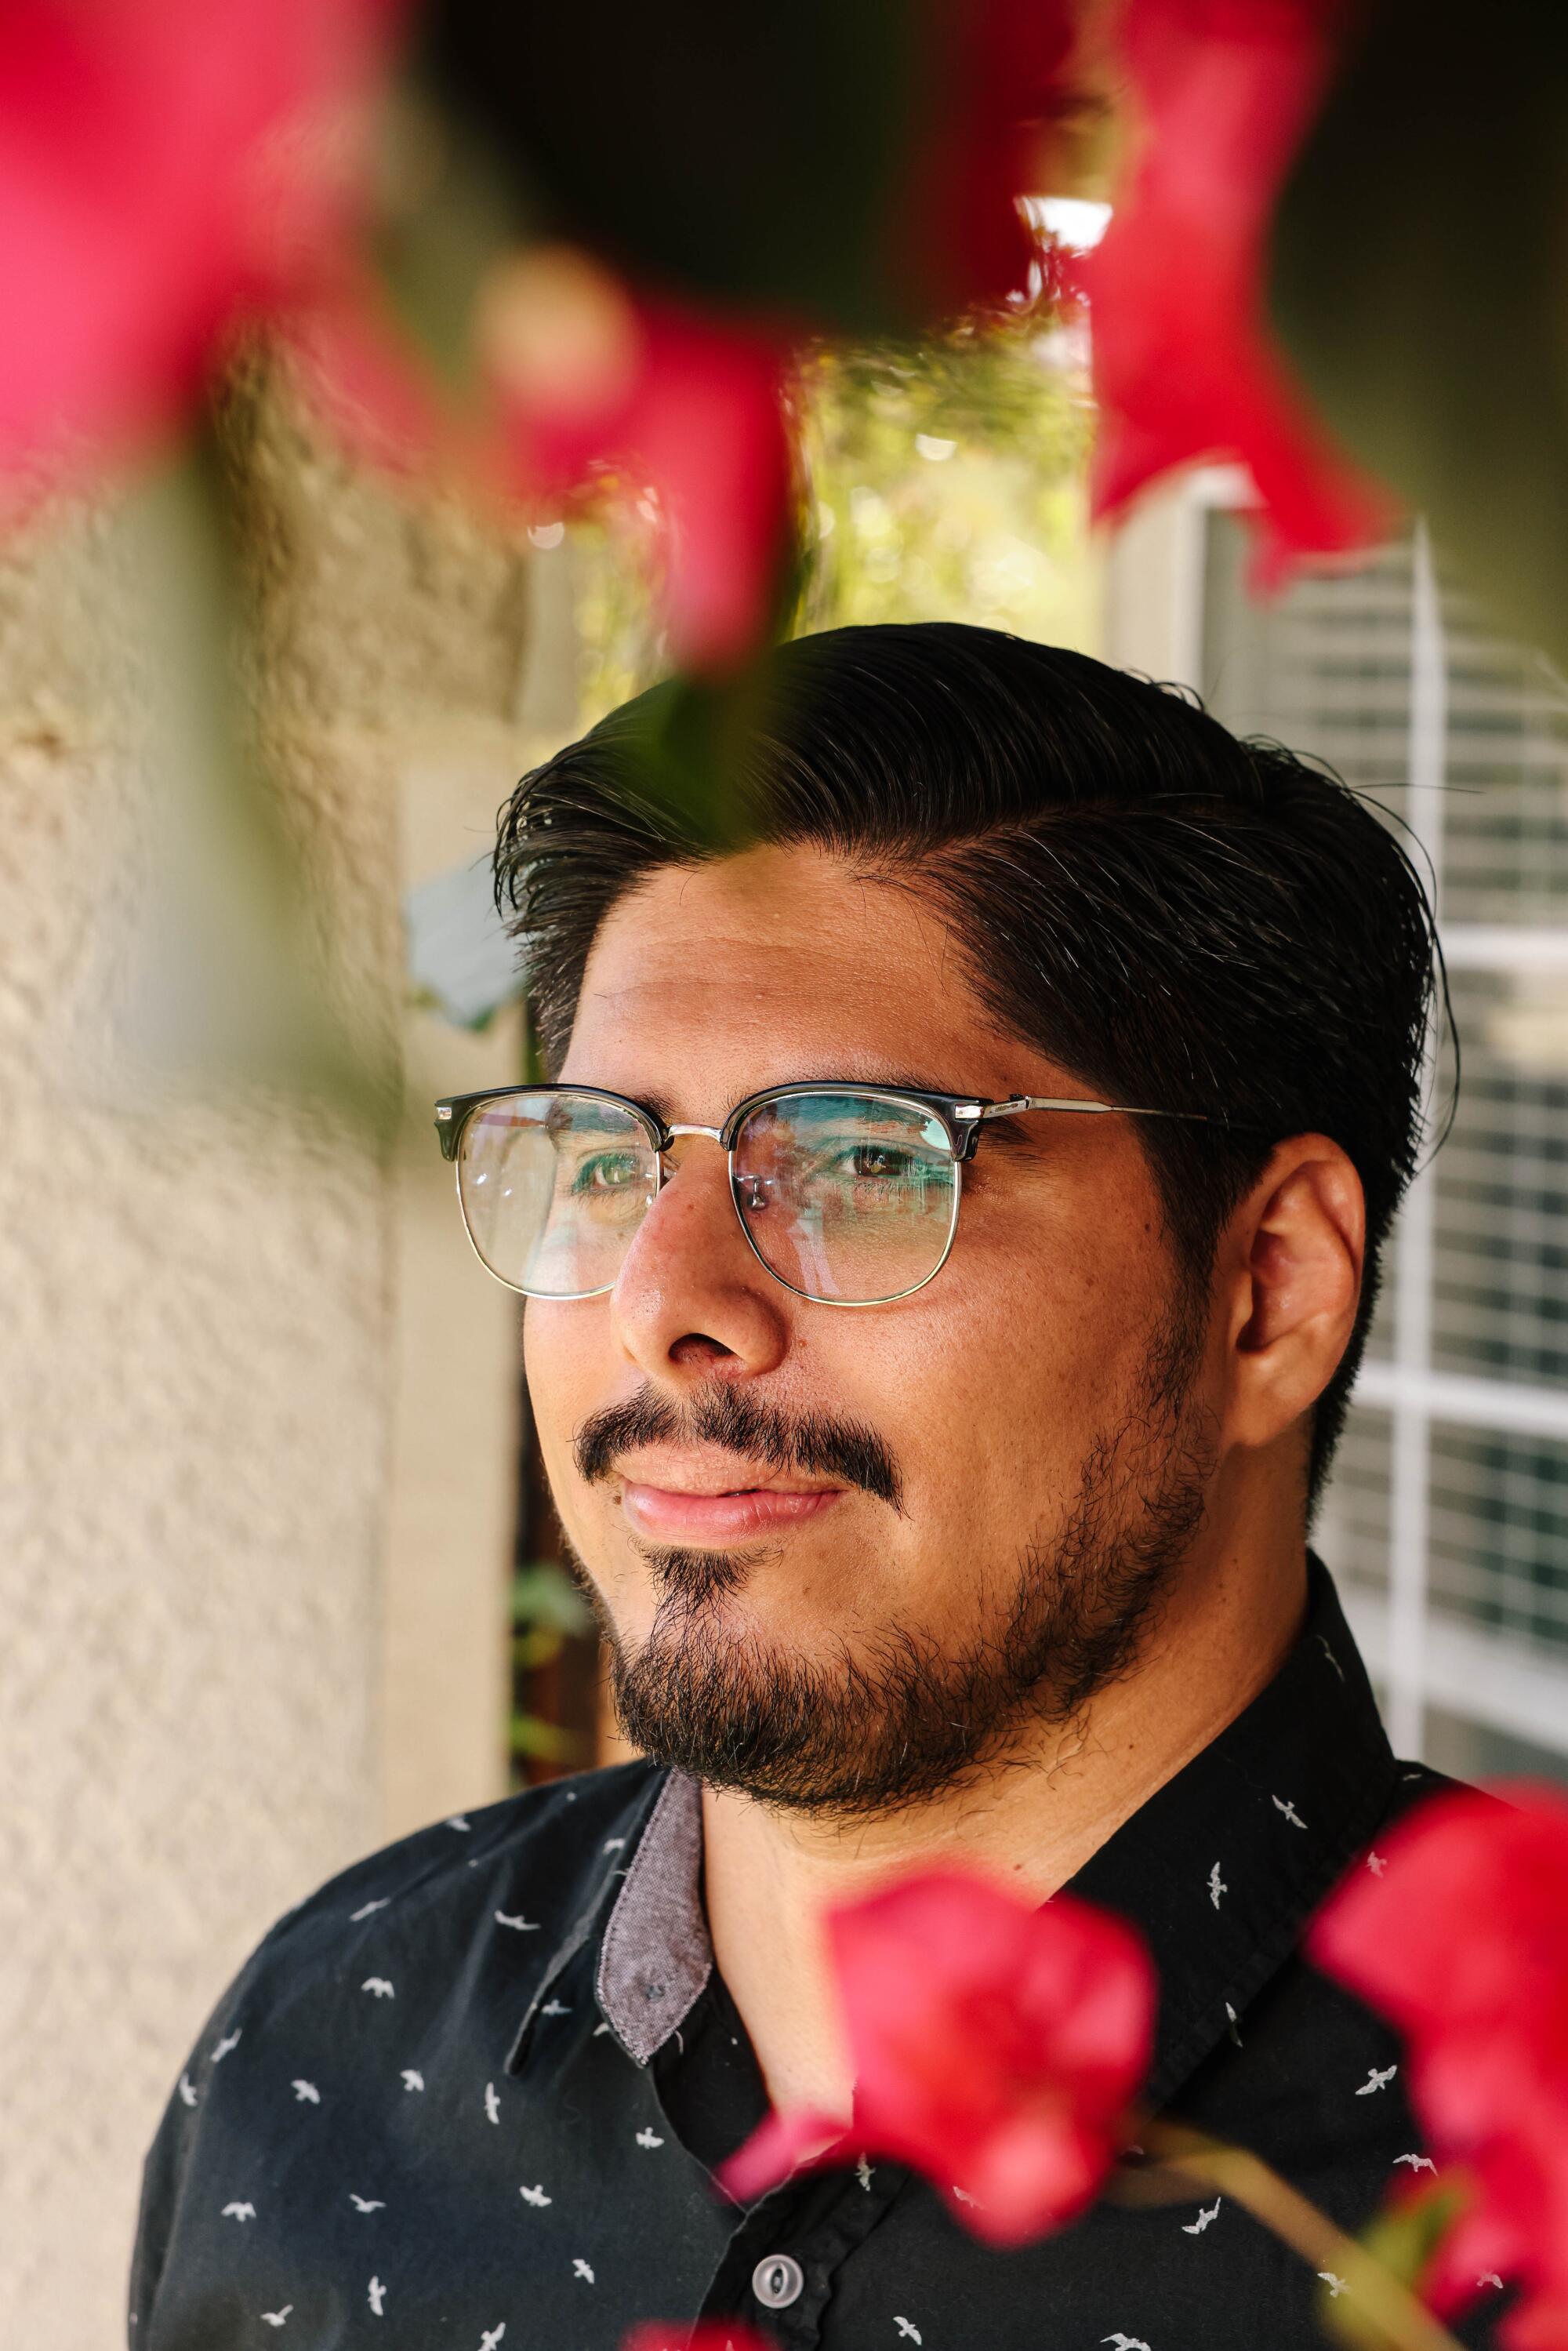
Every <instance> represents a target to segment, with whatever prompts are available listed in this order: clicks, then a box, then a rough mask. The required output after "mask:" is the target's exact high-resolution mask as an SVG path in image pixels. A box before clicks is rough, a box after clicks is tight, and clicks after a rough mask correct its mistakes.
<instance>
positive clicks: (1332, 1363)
mask: <svg viewBox="0 0 1568 2351" xmlns="http://www.w3.org/2000/svg"><path fill="white" fill-rule="evenodd" d="M1365 1254H1366V1203H1365V1199H1364V1195H1363V1192H1362V1188H1361V1178H1360V1176H1359V1175H1357V1174H1356V1172H1355V1168H1354V1165H1352V1163H1351V1160H1350V1159H1349V1157H1348V1156H1347V1155H1346V1154H1345V1153H1344V1152H1343V1151H1342V1150H1341V1148H1340V1146H1339V1144H1337V1143H1331V1142H1330V1141H1329V1138H1328V1137H1327V1135H1325V1134H1298V1135H1292V1136H1291V1140H1290V1141H1289V1142H1288V1143H1281V1144H1279V1145H1278V1146H1277V1147H1276V1148H1275V1150H1274V1151H1273V1152H1272V1153H1271V1154H1270V1160H1269V1165H1268V1166H1267V1167H1266V1168H1265V1169H1264V1171H1263V1173H1262V1175H1260V1177H1259V1179H1258V1182H1257V1183H1256V1184H1255V1185H1254V1186H1253V1187H1252V1189H1251V1191H1250V1192H1249V1194H1248V1196H1247V1197H1246V1199H1245V1200H1243V1201H1242V1202H1241V1204H1240V1206H1239V1207H1238V1208H1237V1209H1236V1211H1235V1213H1234V1215H1233V1216H1232V1217H1231V1219H1230V1221H1229V1224H1228V1228H1227V1233H1226V1239H1225V1242H1224V1244H1223V1245H1222V1249H1221V1262H1222V1263H1223V1264H1224V1265H1225V1266H1226V1268H1227V1274H1228V1285H1229V1290H1230V1315H1229V1330H1228V1338H1229V1348H1230V1374H1231V1376H1230V1405H1229V1409H1228V1414H1227V1419H1228V1425H1229V1432H1230V1436H1231V1438H1232V1440H1233V1441H1234V1442H1235V1443H1236V1444H1239V1445H1249V1446H1252V1445H1256V1446H1262V1445H1268V1444H1270V1442H1271V1441H1272V1440H1273V1439H1274V1438H1275V1437H1279V1436H1281V1435H1282V1433H1283V1432H1284V1431H1285V1430H1286V1429H1287V1428H1288V1427H1289V1426H1291V1422H1292V1421H1295V1420H1299V1419H1300V1418H1301V1415H1302V1414H1303V1413H1306V1412H1310V1411H1311V1409H1312V1405H1314V1404H1315V1403H1316V1402H1317V1400H1318V1398H1319V1396H1320V1395H1322V1392H1323V1390H1324V1388H1326V1387H1327V1385H1328V1384H1329V1382H1330V1380H1331V1379H1332V1378H1333V1374H1334V1373H1335V1371H1336V1370H1337V1369H1338V1366H1339V1362H1340V1358H1341V1356H1342V1355H1343V1353H1344V1351H1345V1348H1346V1346H1347V1345H1348V1344H1349V1343H1350V1334H1351V1332H1352V1331H1353V1330H1354V1327H1355V1316H1356V1309H1357V1307H1358V1305H1359V1304H1360V1301H1361V1278H1362V1267H1363V1263H1364V1258H1365Z"/></svg>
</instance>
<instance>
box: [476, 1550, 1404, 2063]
mask: <svg viewBox="0 0 1568 2351" xmlns="http://www.w3.org/2000/svg"><path fill="white" fill-rule="evenodd" d="M1395 1778H1396V1765H1395V1761H1394V1757H1393V1753H1392V1750H1390V1748H1389V1745H1388V1741H1387V1739H1386V1737H1385V1734H1384V1729H1383V1725H1382V1723H1381V1721H1380V1720H1379V1719H1378V1714H1377V1707H1376V1702H1375V1698H1374V1697H1373V1694H1372V1687H1371V1684H1370V1683H1369V1682H1368V1680H1367V1677H1366V1672H1365V1668H1364V1666H1363V1664H1362V1661H1361V1657H1360V1655H1359V1653H1358V1651H1357V1649H1356V1646H1355V1643H1354V1639H1353V1638H1352V1635H1351V1632H1350V1628H1349V1626H1348V1625H1346V1623H1345V1620H1344V1615H1343V1611H1342V1610H1341V1607H1340V1604H1339V1598H1338V1595H1337V1593H1335V1591H1334V1587H1333V1580H1332V1578H1331V1577H1330V1575H1329V1573H1328V1571H1327V1570H1326V1568H1324V1567H1323V1566H1322V1563H1321V1562H1319V1561H1318V1560H1317V1559H1315V1558H1310V1559H1309V1562H1308V1600H1307V1614H1306V1618H1305V1621H1304V1623H1303V1625H1302V1627H1301V1633H1300V1635H1299V1636H1298V1638H1297V1640H1296V1642H1295V1644H1294V1646H1292V1648H1291V1652H1290V1654H1289V1656H1287V1657H1286V1659H1285V1662H1284V1664H1283V1665H1282V1666H1281V1668H1280V1671H1279V1672H1278V1673H1277V1674H1276V1675H1275V1677H1274V1678H1273V1680H1272V1681H1270V1683H1269V1684H1268V1686H1267V1687H1266V1688H1265V1689H1263V1690H1262V1691H1261V1692H1260V1695H1259V1696H1258V1697H1257V1698H1254V1699H1253V1700H1252V1702H1251V1704H1250V1705H1249V1706H1248V1707H1247V1708H1245V1709H1244V1710H1243V1711H1242V1712H1241V1713H1240V1714H1239V1715H1238V1716H1237V1718H1236V1719H1235V1720H1234V1721H1233V1722H1232V1723H1230V1724H1229V1725H1228V1727H1227V1728H1226V1729H1224V1730H1222V1731H1221V1732H1220V1733H1219V1735H1218V1738H1217V1739H1215V1740H1212V1741H1211V1742H1210V1744H1209V1745H1208V1746H1207V1747H1206V1748H1205V1749H1204V1750H1202V1752H1201V1753H1199V1754H1198V1755H1196V1756H1195V1757H1194V1758H1193V1759H1192V1761H1190V1762H1188V1763H1186V1764H1185V1765H1184V1766H1183V1767H1182V1769H1181V1770H1180V1771H1178V1772H1176V1775H1175V1776H1174V1778H1172V1779H1171V1780H1169V1781H1167V1782H1166V1785H1165V1786H1164V1787H1163V1788H1160V1789H1158V1790H1156V1792H1155V1794H1154V1795H1152V1796H1151V1797H1149V1798H1148V1799H1147V1801H1146V1802H1145V1803H1143V1804H1142V1805H1140V1807H1139V1808H1138V1810H1137V1811H1136V1812H1135V1813H1133V1814H1132V1816H1131V1817H1130V1818H1129V1819H1128V1820H1126V1821H1124V1823H1122V1825H1121V1827H1120V1828H1118V1829H1117V1830H1115V1831H1114V1833H1113V1834H1112V1835H1111V1836H1110V1837H1109V1838H1107V1840H1106V1842H1105V1843H1104V1844H1103V1845H1102V1846H1101V1847H1100V1848H1099V1850H1098V1851H1097V1852H1096V1853H1094V1854H1093V1855H1092V1856H1091V1858H1090V1859H1089V1861H1087V1862H1086V1863H1085V1864H1084V1865H1083V1867H1082V1869H1081V1870H1080V1871H1079V1872H1078V1874H1077V1876H1075V1877H1074V1878H1073V1879H1072V1880H1071V1892H1072V1893H1073V1894H1075V1895H1078V1896H1082V1898H1083V1899H1084V1900H1086V1901H1092V1902H1097V1903H1100V1904H1103V1906H1104V1907H1106V1908H1108V1909H1112V1910H1115V1911H1119V1912H1120V1913H1121V1914H1122V1915H1123V1916H1124V1917H1127V1918H1129V1919H1130V1920H1131V1921H1132V1922H1133V1923H1134V1925H1135V1926H1136V1927H1137V1928H1139V1929H1140V1930H1141V1931H1142V1933H1143V1934H1144V1936H1145V1938H1146V1940H1147V1941H1148V1943H1149V1945H1150V1947H1151V1949H1152V1951H1153V1955H1154V1959H1155V1967H1156V1969H1157V1970H1158V1973H1159V1979H1160V2007H1159V2014H1158V2021H1157V2028H1156V2035H1155V2064H1154V2071H1153V2074H1152V2077H1151V2081H1150V2085H1149V2097H1150V2102H1151V2104H1152V2105H1155V2106H1158V2105H1164V2104H1165V2103H1166V2100H1167V2099H1168V2098H1169V2097H1170V2096H1171V2095H1172V2094H1173V2093H1174V2092H1175V2090H1176V2088H1177V2087H1178V2086H1179V2085H1180V2084H1181V2083H1182V2082H1183V2081H1184V2080H1185V2079H1186V2076H1187V2075H1188V2074H1190V2073H1191V2072H1192V2070H1193V2068H1194V2067H1195V2066H1196V2065H1197V2064H1198V2062H1199V2061H1200V2059H1201V2058H1203V2057H1204V2056H1205V2055H1207V2053H1208V2051H1209V2050H1210V2049H1211V2048H1213V2047H1214V2046H1215V2044H1216V2043H1218V2041H1219V2040H1220V2039H1221V2038H1222V2037H1223V2036H1224V2035H1225V2033H1226V2032H1228V2031H1229V2032H1234V2031H1235V2028H1236V2024H1237V2020H1238V2018H1239V2016H1240V2014H1241V2012H1242V2011H1243V2010H1244V2009H1245V2007H1246V2005H1247V2003H1248V2001H1250V2000H1252V1999H1253V1998H1255V1996H1256V1995H1257V1993H1258V1991H1260V1989H1261V1987H1262V1986H1263V1984H1265V1983H1266V1982H1267V1981H1268V1980H1269V1978H1270V1976H1271V1975H1273V1973H1274V1972H1275V1970H1277V1969H1278V1968H1279V1966H1280V1965H1281V1961H1282V1960H1283V1959H1285V1958H1286V1957H1287V1956H1288V1955H1289V1953H1290V1952H1291V1949H1292V1948H1293V1947H1294V1945H1295V1943H1296V1941H1297V1940H1298V1938H1299V1937H1300V1934H1301V1928H1302V1927H1303V1926H1304V1924H1305V1922H1306V1919H1307V1917H1309V1916H1310V1914H1311V1912H1312V1910H1313V1909H1315V1908H1316V1907H1317V1905H1318V1904H1319V1903H1320V1902H1321V1901H1322V1898H1323V1896H1324V1895H1325V1894H1326V1893H1327V1892H1328V1890H1329V1888H1330V1886H1332V1885H1333V1883H1334V1881H1335V1879H1336V1878H1337V1877H1338V1876H1340V1875H1341V1873H1342V1872H1343V1869H1344V1867H1345V1865H1346V1864H1347V1863H1348V1862H1349V1861H1350V1860H1351V1859H1352V1857H1353V1856H1354V1854H1355V1853H1356V1852H1357V1851H1358V1850H1359V1849H1360V1848H1361V1847H1362V1846H1363V1845H1364V1844H1365V1843H1366V1842H1367V1840H1368V1838H1369V1837H1370V1836H1371V1834H1372V1833H1373V1831H1374V1830H1375V1827H1376V1825H1377V1823H1378V1821H1379V1820H1380V1819H1381V1818H1382V1817H1383V1814H1384V1813H1385V1811H1386V1809H1387V1806H1388V1803H1389V1801H1390V1798H1391V1796H1392V1793H1393V1790H1394V1784H1395ZM623 1826H624V1834H623V1835H622V1836H620V1837H616V1838H612V1839H610V1840H608V1841H607V1844H606V1847H605V1858H606V1860H607V1861H608V1863H609V1865H610V1866H609V1867H608V1868H607V1869H606V1870H605V1871H604V1872H603V1874H602V1875H601V1877H600V1879H599V1882H598V1884H597V1886H595V1888H594V1890H593V1892H592V1893H591V1896H589V1898H588V1900H587V1901H586V1902H585V1904H584V1906H583V1907H582V1909H581V1910H580V1913H579V1914H578V1916H577V1917H576V1918H575V1920H574V1922H573V1924H572V1926H571V1928H570V1930H569V1932H568V1933H567V1935H566V1937H565V1938H564V1939H563V1941H562V1942H561V1944H560V1946H559V1949H557V1951H556V1953H555V1955H554V1957H553V1958H552V1959H551V1961H550V1963H549V1968H548V1969H547V1970H546V1973H545V1976H544V1979H543V1980H542V1982H541V1983H540V1985H539V1987H538V1991H536V1993H535V1995H534V1999H533V2001H532V2004H531V2005H530V2007H529V2010H528V2014H527V2016H526V2017H525V2018H524V2020H523V2023H522V2026H521V2029H520V2030H519V2032H518V2034H517V2040H516V2042H515V2043H514V2044H513V2048H512V2052H511V2054H510V2056H509V2057H508V2059H507V2071H508V2072H510V2073H516V2072H517V2071H518V2070H519V2069H520V2067H521V2066H522V2064H523V2063H524V2061H525V2058H526V2056H527V2053H528V2046H529V2043H530V2042H531V2039H532V2035H533V2030H534V2026H535V2022H536V2020H537V2018H538V2016H539V2015H540V2014H541V2012H543V2011H544V2010H545V2009H546V2007H547V2004H548V2003H549V2001H550V1998H551V1996H552V1992H553V1989H554V1986H555V1984H556V1982H557V1981H558V1980H559V1977H560V1975H561V1973H562V1971H563V1970H565V1968H566V1967H567V1966H568V1964H569V1963H570V1961H571V1960H572V1959H575V1958H576V1956H577V1954H578V1953H579V1952H580V1951H581V1950H582V1949H584V1947H585V1946H586V1945H588V1944H590V1943H591V1941H592V1939H593V1938H594V1936H595V1935H596V1934H598V1933H600V1929H601V1925H602V1933H601V1938H600V1942H599V1949H598V1960H597V1966H596V1970H595V1978H594V1990H595V1994H596V1998H597V2003H598V2008H599V2012H600V2015H601V2019H602V2021H603V2022H604V2023H605V2024H607V2025H608V2026H609V2028H610V2030H611V2032H612V2033H613V2034H614V2035H615V2038H616V2039H617V2041H618V2042H619V2043H621V2046H622V2048H623V2049H624V2050H625V2051H626V2053H627V2054H628V2055H629V2056H631V2057H632V2058H634V2059H635V2061H636V2062H637V2064H640V2065H646V2064H648V2063H649V2061H650V2060H651V2059H652V2058H653V2056H654V2055H655V2054H656V2053H657V2052H658V2050H659V2049H661V2048H662V2047H663V2046H664V2043H665V2042H666V2041H667V2040H669V2038H670V2037H671V2035H672V2034H673V2033H674V2032H676V2031H677V2029H678V2028H679V2027H680V2025H681V2024H683V2023H684V2022H685V2018H686V2017H687V2016H688V2015H689V2014H690V2012H691V2011H692V2009H693V2007H694V2006H695V2002H696V2001H697V2000H698V1999H699V1998H700V1996H701V1994H702V1992H703V1991H704V1989H705V1988H706V1984H707V1981H708V1978H709V1976H710V1975H711V1973H712V1971H713V1964H714V1960H713V1945H712V1943H711V1941H710V1939H709V1937H708V1930H707V1921H706V1917H705V1916H704V1912H703V1902H702V1792H701V1788H700V1786H699V1784H698V1783H697V1782H696V1781H695V1780H692V1779H689V1778H687V1776H686V1775H685V1773H684V1772H678V1771H668V1772H664V1773H659V1774H655V1775H653V1776H652V1777H651V1778H650V1780H649V1781H648V1782H646V1783H644V1784H643V1787H642V1788H641V1789H640V1790H639V1792H638V1796H637V1800H636V1802H635V1804H634V1806H633V1807H632V1808H630V1810H629V1814H628V1817H627V1819H626V1821H625V1823H623Z"/></svg>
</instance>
